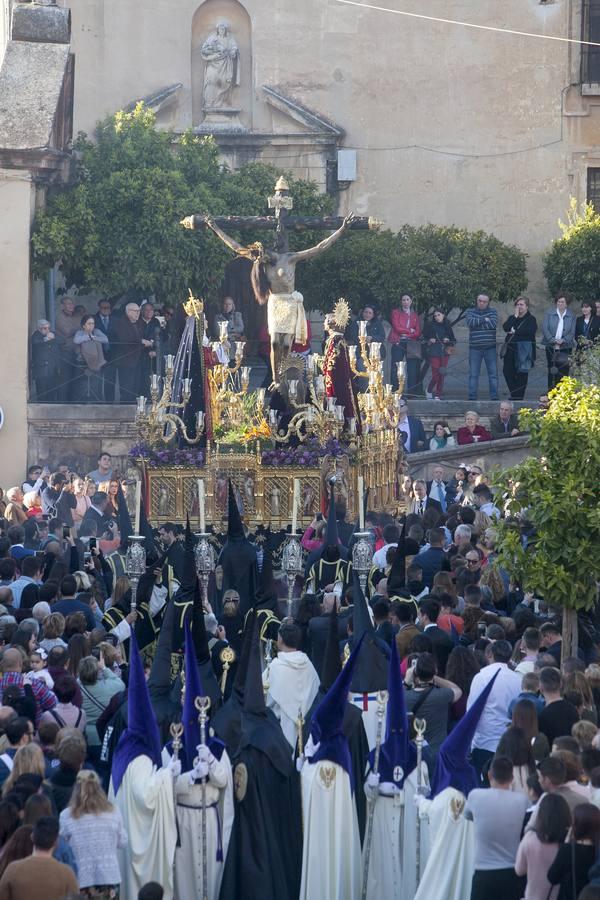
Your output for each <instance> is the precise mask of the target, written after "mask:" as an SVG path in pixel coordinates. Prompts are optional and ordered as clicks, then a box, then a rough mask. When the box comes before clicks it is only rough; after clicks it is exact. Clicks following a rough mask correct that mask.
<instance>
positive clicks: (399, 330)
mask: <svg viewBox="0 0 600 900" xmlns="http://www.w3.org/2000/svg"><path fill="white" fill-rule="evenodd" d="M411 307H412V297H410V296H409V295H408V294H403V296H402V298H401V300H400V309H393V310H392V330H391V331H390V335H389V340H390V344H391V345H392V373H391V374H392V385H393V387H394V390H397V389H398V371H397V364H398V363H399V362H401V361H402V360H406V383H405V389H404V392H405V393H406V394H410V393H412V392H414V390H415V388H416V387H417V385H418V383H419V367H420V359H421V343H420V341H421V322H420V321H419V316H418V313H416V312H413V311H412V309H411Z"/></svg>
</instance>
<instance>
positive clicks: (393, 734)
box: [369, 640, 417, 788]
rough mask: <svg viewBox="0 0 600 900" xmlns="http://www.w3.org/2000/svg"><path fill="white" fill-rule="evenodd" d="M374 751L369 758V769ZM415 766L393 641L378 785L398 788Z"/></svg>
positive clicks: (415, 758) (404, 699)
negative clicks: (393, 785) (390, 784)
mask: <svg viewBox="0 0 600 900" xmlns="http://www.w3.org/2000/svg"><path fill="white" fill-rule="evenodd" d="M374 755H375V751H372V752H371V754H370V755H369V761H370V763H371V767H372V766H373V763H374ZM416 765H417V751H416V748H415V745H414V744H413V743H412V742H411V740H410V732H409V724H408V716H407V714H406V697H405V694H404V685H403V684H402V675H401V673H400V660H399V659H398V649H397V647H396V641H395V640H394V641H392V654H391V657H390V669H389V673H388V702H387V712H386V723H385V741H384V742H383V743H382V745H381V751H380V754H379V775H380V781H381V782H391V783H392V784H395V785H396V787H398V788H401V787H403V785H404V782H405V780H406V778H408V776H409V775H410V773H411V772H412V771H413V769H415V768H416Z"/></svg>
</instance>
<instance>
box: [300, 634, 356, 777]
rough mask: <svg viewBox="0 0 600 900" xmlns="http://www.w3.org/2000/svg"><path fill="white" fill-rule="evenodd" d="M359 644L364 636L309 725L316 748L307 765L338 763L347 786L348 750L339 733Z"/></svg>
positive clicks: (350, 769)
mask: <svg viewBox="0 0 600 900" xmlns="http://www.w3.org/2000/svg"><path fill="white" fill-rule="evenodd" d="M363 641H364V636H363V637H361V638H360V639H359V640H358V641H357V642H356V643H355V645H354V649H353V650H352V653H351V654H350V658H349V659H348V662H347V663H346V665H345V666H344V668H343V669H342V671H341V672H340V674H339V675H338V677H337V678H336V680H335V681H334V683H333V684H332V685H331V687H330V688H329V690H328V691H327V693H326V694H325V696H324V697H323V699H322V700H321V702H320V703H319V705H318V706H317V708H316V709H315V711H314V713H313V716H312V719H311V722H310V736H311V737H312V740H313V743H314V744H318V745H319V747H318V749H317V750H316V752H315V753H314V754H313V756H311V757H310V758H309V763H317V762H320V761H321V760H329V761H330V762H333V763H338V765H340V766H342V768H343V769H345V770H346V772H347V773H348V775H349V776H350V783H351V784H352V783H353V777H352V763H351V761H350V748H349V747H348V738H347V737H346V736H345V735H344V733H343V731H342V723H343V721H344V715H345V712H346V704H347V702H348V692H349V690H350V682H351V681H352V676H353V675H354V670H355V666H356V663H357V661H358V656H359V654H360V652H361V649H362V646H363Z"/></svg>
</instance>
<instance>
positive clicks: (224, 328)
mask: <svg viewBox="0 0 600 900" xmlns="http://www.w3.org/2000/svg"><path fill="white" fill-rule="evenodd" d="M227 332H228V323H227V322H219V338H220V340H221V341H226V340H227Z"/></svg>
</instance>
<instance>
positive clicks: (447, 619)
mask: <svg viewBox="0 0 600 900" xmlns="http://www.w3.org/2000/svg"><path fill="white" fill-rule="evenodd" d="M437 623H438V625H439V626H440V628H442V629H443V630H444V631H447V632H448V634H452V628H451V627H450V623H452V625H454V628H455V630H456V633H457V634H462V633H463V631H464V630H465V623H464V621H463V620H462V619H461V617H460V616H453V615H449V616H439V617H438V620H437Z"/></svg>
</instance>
